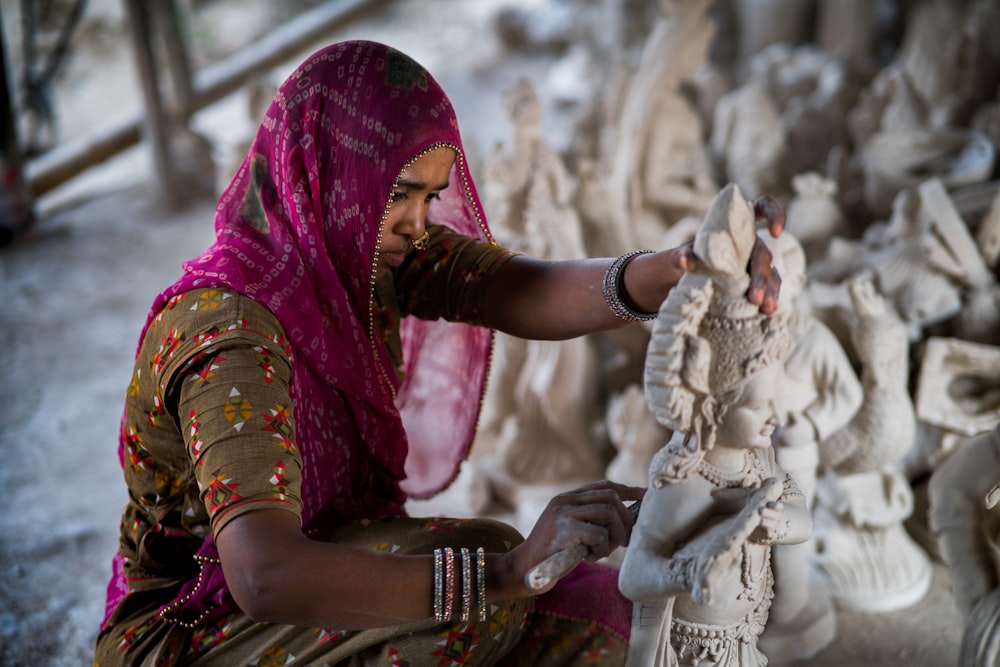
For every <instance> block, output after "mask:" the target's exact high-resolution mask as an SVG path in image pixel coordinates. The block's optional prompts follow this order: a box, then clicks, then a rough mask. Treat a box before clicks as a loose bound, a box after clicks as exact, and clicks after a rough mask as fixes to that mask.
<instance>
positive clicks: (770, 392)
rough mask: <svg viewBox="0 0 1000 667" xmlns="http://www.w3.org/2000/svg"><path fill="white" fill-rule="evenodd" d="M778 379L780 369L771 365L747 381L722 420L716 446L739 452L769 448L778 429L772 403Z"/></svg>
mask: <svg viewBox="0 0 1000 667" xmlns="http://www.w3.org/2000/svg"><path fill="white" fill-rule="evenodd" d="M782 375H783V367H782V365H781V364H780V363H774V364H771V366H769V367H768V368H766V369H764V370H763V371H761V372H759V373H757V374H756V375H755V376H753V377H752V378H751V379H750V380H749V381H747V384H746V385H745V386H744V387H743V391H742V392H741V393H740V396H739V398H737V399H736V402H735V403H733V404H732V405H730V406H729V409H728V410H726V412H725V414H724V415H723V417H722V423H721V424H720V425H719V432H718V436H717V439H716V444H717V445H720V446H722V447H739V448H744V447H745V448H750V447H770V446H771V435H772V434H773V433H774V431H775V429H776V428H778V426H779V425H780V422H779V421H778V410H777V408H776V406H775V403H774V399H775V396H776V395H777V389H778V383H779V382H781V381H782Z"/></svg>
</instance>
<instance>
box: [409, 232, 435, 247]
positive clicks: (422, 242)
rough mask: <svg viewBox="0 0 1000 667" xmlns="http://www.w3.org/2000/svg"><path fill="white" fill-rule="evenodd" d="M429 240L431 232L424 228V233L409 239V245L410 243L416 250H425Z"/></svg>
mask: <svg viewBox="0 0 1000 667" xmlns="http://www.w3.org/2000/svg"><path fill="white" fill-rule="evenodd" d="M430 240H431V233H430V232H429V231H427V230H426V229H425V230H424V233H423V234H421V235H420V236H418V237H417V238H415V239H411V240H410V245H412V246H413V247H414V248H416V249H417V250H427V242H428V241H430Z"/></svg>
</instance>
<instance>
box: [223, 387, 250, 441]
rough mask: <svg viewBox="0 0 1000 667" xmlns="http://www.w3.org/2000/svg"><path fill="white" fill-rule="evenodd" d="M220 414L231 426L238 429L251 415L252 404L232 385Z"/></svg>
mask: <svg viewBox="0 0 1000 667" xmlns="http://www.w3.org/2000/svg"><path fill="white" fill-rule="evenodd" d="M222 414H224V415H225V417H226V420H227V421H228V422H229V423H230V424H232V425H233V428H234V429H236V430H237V431H239V430H240V429H242V428H243V424H244V423H246V421H247V420H248V419H250V417H252V416H253V406H252V405H250V401H248V400H246V399H245V398H243V395H242V394H241V393H240V390H239V389H237V388H236V387H233V388H232V390H231V391H230V392H229V401H228V402H227V403H226V406H225V407H224V408H223V409H222Z"/></svg>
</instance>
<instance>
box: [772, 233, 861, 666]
mask: <svg viewBox="0 0 1000 667" xmlns="http://www.w3.org/2000/svg"><path fill="white" fill-rule="evenodd" d="M789 222H790V223H791V222H792V220H791V216H790V217H789ZM790 227H791V229H797V228H796V227H794V226H791V225H790ZM765 240H766V242H767V243H768V246H769V247H770V248H771V252H772V254H773V255H774V266H775V268H776V269H777V270H778V273H779V274H780V275H781V294H780V296H779V298H778V312H779V314H781V315H782V316H783V317H785V318H786V320H787V322H788V328H789V344H790V348H789V351H788V354H787V356H786V358H785V379H784V382H783V383H782V385H781V389H780V391H779V393H778V399H777V406H778V411H779V414H780V415H781V421H782V424H783V425H782V427H781V428H779V429H778V430H777V431H776V432H775V435H774V447H775V455H776V458H777V461H778V465H780V466H781V468H782V469H783V470H785V471H786V472H787V473H788V474H789V475H791V476H792V479H794V480H795V483H796V484H797V485H798V487H799V489H800V490H801V491H802V493H803V495H804V496H805V498H806V503H807V504H808V506H809V507H810V508H811V507H812V505H813V499H814V497H815V490H816V473H817V469H818V467H819V444H818V443H819V442H820V441H821V440H824V439H826V438H828V437H829V436H830V435H832V434H833V433H835V432H837V431H839V430H840V429H841V428H843V427H844V426H845V425H846V424H847V423H848V421H850V419H851V417H852V416H853V415H854V413H855V412H856V411H857V409H858V407H859V406H860V405H861V397H862V390H861V381H860V380H859V379H858V377H857V375H856V374H855V372H854V367H853V366H852V365H851V360H850V359H849V358H848V356H847V353H846V352H845V351H844V348H843V346H842V345H841V343H840V341H839V340H838V339H837V337H836V336H835V335H834V334H833V332H832V331H830V329H829V328H828V327H827V326H826V325H825V324H823V322H822V321H820V320H819V319H817V318H816V317H813V316H812V315H810V314H808V313H807V312H805V311H804V310H801V309H800V308H798V307H797V299H798V296H799V295H800V294H802V290H803V288H804V287H805V284H806V261H805V253H804V251H803V248H802V245H801V244H800V243H799V242H798V240H797V239H796V237H795V236H794V235H793V234H792V233H790V232H788V231H786V232H785V233H784V234H782V235H781V236H780V237H778V238H777V239H774V238H770V237H766V239H765ZM813 550H814V543H813V540H811V539H810V540H807V541H805V542H802V543H801V544H789V545H779V546H775V547H774V548H773V549H772V550H771V558H772V566H773V569H774V601H773V602H772V604H771V614H770V617H769V619H768V624H767V628H766V629H765V631H764V634H763V635H762V636H761V638H760V646H761V648H762V649H763V650H764V652H765V653H766V654H767V656H768V658H770V659H771V660H772V661H774V662H778V663H785V662H790V661H796V660H803V659H806V658H810V657H812V656H814V655H816V654H817V653H819V652H820V651H821V650H822V649H823V648H825V647H826V646H827V645H829V644H830V642H832V641H833V640H834V638H835V637H836V631H837V618H836V612H835V609H834V606H833V600H832V599H831V597H830V594H829V593H828V592H827V591H826V589H824V588H822V587H820V586H817V585H815V583H814V579H815V575H814V574H813V566H812V555H813Z"/></svg>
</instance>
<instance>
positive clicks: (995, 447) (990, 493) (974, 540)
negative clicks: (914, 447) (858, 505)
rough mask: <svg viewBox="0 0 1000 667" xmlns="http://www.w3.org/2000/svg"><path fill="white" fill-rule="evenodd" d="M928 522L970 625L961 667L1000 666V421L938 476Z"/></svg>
mask: <svg viewBox="0 0 1000 667" xmlns="http://www.w3.org/2000/svg"><path fill="white" fill-rule="evenodd" d="M928 522H929V524H930V528H931V530H932V531H933V532H934V534H935V536H936V537H937V541H938V544H939V546H940V549H941V556H942V558H943V560H944V562H945V564H946V565H948V569H949V572H950V574H951V590H952V594H953V596H954V599H955V604H956V605H957V606H958V610H959V612H961V614H962V618H963V619H964V620H965V622H966V630H965V635H964V636H963V638H962V650H961V656H960V659H959V665H960V667H992V666H993V665H997V664H1000V576H998V574H1000V422H998V423H997V425H996V426H995V427H994V428H993V429H992V430H990V431H987V432H985V433H981V434H979V435H978V436H976V437H974V438H972V439H970V440H968V441H967V442H965V443H963V444H962V446H961V447H959V448H957V449H956V451H955V452H954V453H953V454H952V455H951V457H950V458H948V460H946V461H945V462H944V463H943V464H942V465H941V466H939V467H938V469H937V470H935V471H934V475H933V476H932V477H931V483H930V507H929V511H928Z"/></svg>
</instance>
